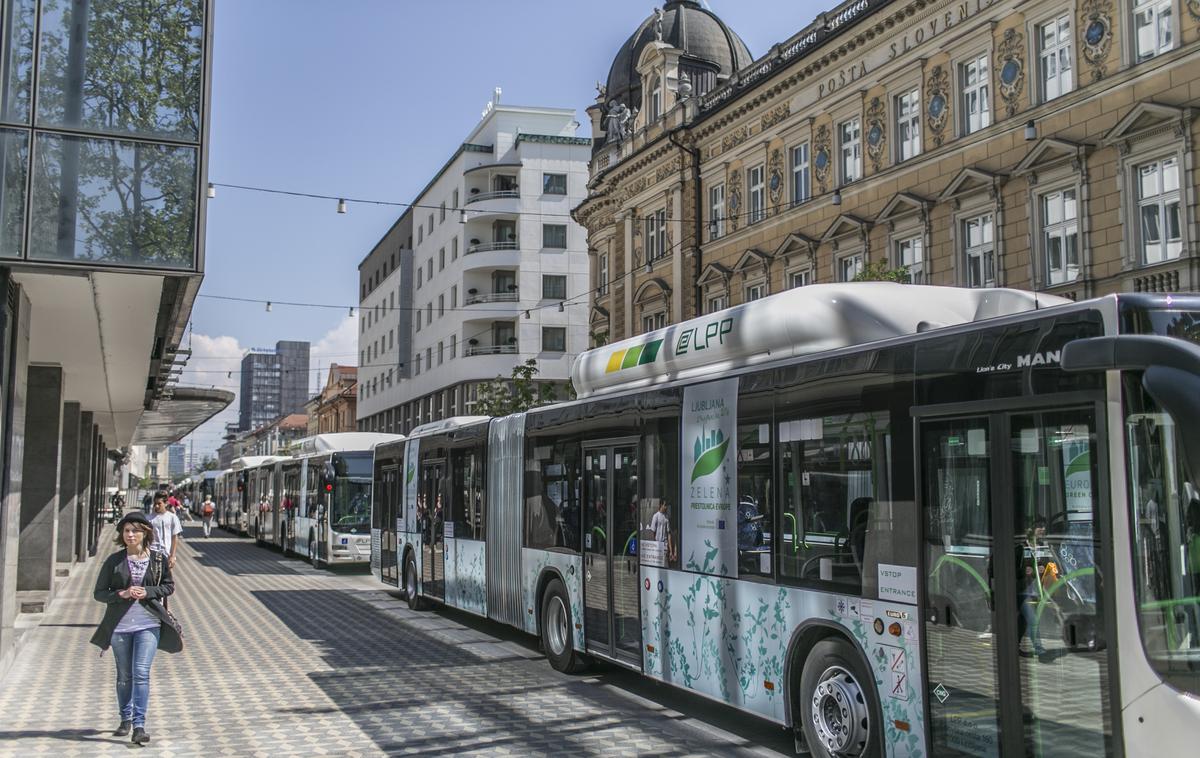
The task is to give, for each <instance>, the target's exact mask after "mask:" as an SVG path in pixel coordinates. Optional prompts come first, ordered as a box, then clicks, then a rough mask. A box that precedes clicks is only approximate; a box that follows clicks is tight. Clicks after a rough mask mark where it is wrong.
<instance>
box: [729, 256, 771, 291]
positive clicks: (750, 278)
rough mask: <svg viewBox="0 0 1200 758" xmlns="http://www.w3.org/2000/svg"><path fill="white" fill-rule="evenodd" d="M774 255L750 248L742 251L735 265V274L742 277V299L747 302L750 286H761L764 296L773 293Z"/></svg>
mask: <svg viewBox="0 0 1200 758" xmlns="http://www.w3.org/2000/svg"><path fill="white" fill-rule="evenodd" d="M773 263H774V256H772V255H771V254H770V253H768V252H764V251H762V250H758V249H756V248H750V249H748V250H746V251H745V252H744V253H742V256H741V258H739V259H738V262H737V264H736V265H735V266H734V267H733V272H734V273H735V274H740V275H741V277H742V289H741V293H740V294H741V299H742V302H743V303H744V302H746V294H747V290H748V289H749V288H750V287H756V286H761V287H762V288H763V297H766V296H767V295H770V294H771V265H772V264H773Z"/></svg>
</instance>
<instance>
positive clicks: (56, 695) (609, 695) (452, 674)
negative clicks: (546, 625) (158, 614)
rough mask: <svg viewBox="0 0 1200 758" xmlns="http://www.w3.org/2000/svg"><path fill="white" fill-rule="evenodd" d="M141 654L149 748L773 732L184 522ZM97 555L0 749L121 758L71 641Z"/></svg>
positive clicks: (369, 583)
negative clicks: (166, 598)
mask: <svg viewBox="0 0 1200 758" xmlns="http://www.w3.org/2000/svg"><path fill="white" fill-rule="evenodd" d="M185 536H186V538H187V540H186V542H185V543H184V545H183V547H182V554H181V556H180V561H179V565H178V566H177V569H176V575H177V586H178V591H177V592H176V595H175V597H174V598H172V603H171V605H172V610H174V611H175V612H176V614H177V615H178V616H179V618H180V620H181V622H182V623H183V626H184V636H185V640H186V643H185V644H186V650H185V651H184V652H183V653H181V654H178V655H166V654H159V656H158V658H157V659H156V660H155V663H154V669H153V675H152V684H151V705H150V717H149V719H148V722H147V725H146V726H147V730H148V731H149V732H150V734H151V736H152V741H151V743H150V744H149V746H147V748H145V749H147V750H153V751H154V752H155V753H157V754H161V755H199V754H205V755H212V754H214V753H215V754H222V755H254V756H259V755H261V756H268V755H269V756H278V755H338V756H342V755H384V754H395V755H406V754H410V755H434V754H457V753H475V754H487V755H522V756H525V755H536V754H543V755H549V754H556V755H560V754H564V753H571V754H587V755H669V756H674V755H709V754H721V755H739V754H742V755H751V754H753V755H778V754H781V753H787V752H789V751H790V747H791V744H790V739H789V738H788V735H787V734H786V733H784V732H783V730H781V729H778V728H777V727H775V726H773V725H771V724H769V723H767V722H763V721H759V720H757V719H754V718H751V717H748V716H746V715H744V714H740V713H738V712H736V711H733V710H732V709H728V708H724V707H721V706H716V705H713V704H711V703H709V702H707V701H704V700H702V699H700V698H696V697H693V696H690V695H687V694H684V693H679V692H678V691H676V690H672V689H670V688H666V687H661V686H658V685H656V684H654V683H653V682H650V681H648V680H645V679H643V678H642V677H640V676H638V675H636V674H632V673H629V672H625V671H621V670H612V669H600V670H598V671H594V672H592V673H590V674H587V675H584V676H566V675H562V674H559V673H557V672H555V671H554V670H552V669H551V668H550V666H549V664H548V663H546V661H545V660H544V659H543V658H542V657H541V655H540V654H539V653H538V652H537V649H536V645H535V642H534V641H533V640H532V639H530V638H527V637H526V636H524V635H522V634H519V633H517V632H515V631H513V630H510V629H508V628H506V627H503V626H501V625H498V624H493V623H491V622H488V621H484V620H481V619H477V618H475V617H472V616H469V615H467V614H461V613H458V612H453V611H445V610H437V611H424V612H420V613H414V612H412V611H410V610H408V607H407V606H406V605H405V604H404V603H403V602H402V601H401V600H399V599H398V598H397V597H395V596H393V595H392V594H390V593H389V592H388V591H387V589H386V588H383V587H381V586H380V585H379V584H378V583H377V582H376V581H375V579H374V578H373V577H371V576H370V575H365V574H361V573H360V574H350V573H345V572H337V573H331V572H324V571H315V570H313V569H311V568H310V567H309V566H307V565H306V564H304V563H302V562H300V561H298V560H295V559H285V558H283V557H282V556H280V555H279V554H277V553H274V552H272V551H269V550H265V549H260V548H256V547H254V546H253V544H252V543H251V542H249V541H248V540H245V539H240V538H233V537H229V536H228V535H225V534H224V533H223V532H216V531H214V536H213V537H212V538H210V539H208V540H205V539H203V537H202V536H201V535H200V533H199V529H196V528H189V529H188V530H187V534H186V535H185ZM99 563H100V560H99V559H94V560H93V561H92V562H91V563H90V564H89V565H88V567H87V568H85V569H83V570H81V571H78V572H77V574H76V575H75V576H73V577H72V578H71V579H70V580H69V582H68V584H67V585H66V586H65V587H64V588H63V591H62V593H61V594H60V596H59V597H58V598H57V599H56V600H55V603H54V605H53V607H52V608H51V612H50V613H48V614H47V617H46V619H45V621H44V623H43V624H42V625H41V626H40V627H38V628H37V629H36V630H33V631H31V632H29V634H30V635H31V636H30V638H29V639H28V640H27V641H26V644H25V645H24V646H23V648H22V650H21V652H20V655H19V656H18V659H17V661H16V663H15V664H14V665H13V668H12V669H11V670H10V671H9V673H8V674H7V676H6V677H5V679H4V680H3V681H0V755H23V756H24V755H42V754H52V755H56V756H58V755H64V756H67V755H86V756H93V755H127V752H126V751H128V750H130V749H133V748H131V746H130V745H129V744H128V743H127V742H125V741H124V740H121V739H118V738H114V737H111V736H109V735H108V731H109V730H111V729H112V728H113V727H114V726H115V725H116V722H117V720H118V718H117V715H116V698H115V694H114V692H113V681H114V675H113V663H112V656H111V653H106V654H105V655H104V656H103V657H100V656H99V655H98V651H97V649H96V648H95V647H92V646H91V645H88V644H87V639H88V637H89V636H90V635H91V633H92V631H93V629H94V625H95V624H96V623H97V622H98V620H99V618H100V615H101V608H100V606H99V604H98V603H96V602H95V601H94V600H92V599H91V587H92V584H93V582H94V579H95V573H96V570H97V568H98V566H99Z"/></svg>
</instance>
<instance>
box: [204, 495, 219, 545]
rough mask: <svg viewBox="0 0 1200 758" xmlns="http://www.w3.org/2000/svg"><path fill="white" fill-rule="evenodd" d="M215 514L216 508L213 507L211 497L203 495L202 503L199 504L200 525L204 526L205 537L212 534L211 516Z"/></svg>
mask: <svg viewBox="0 0 1200 758" xmlns="http://www.w3.org/2000/svg"><path fill="white" fill-rule="evenodd" d="M216 512H217V508H216V506H214V505H213V501H212V495H205V496H204V502H203V503H201V504H200V523H201V524H202V525H203V526H204V536H205V537H208V536H210V535H211V533H212V522H213V516H214V515H215V514H216Z"/></svg>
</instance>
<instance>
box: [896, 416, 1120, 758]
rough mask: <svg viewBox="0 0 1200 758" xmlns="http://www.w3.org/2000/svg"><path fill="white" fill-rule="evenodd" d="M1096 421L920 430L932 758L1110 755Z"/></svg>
mask: <svg viewBox="0 0 1200 758" xmlns="http://www.w3.org/2000/svg"><path fill="white" fill-rule="evenodd" d="M1096 408H1097V406H1094V405H1090V404H1089V405H1081V406H1078V407H1074V408H1071V407H1069V406H1067V407H1065V408H1064V406H1062V405H1059V406H1056V407H1053V408H1051V407H1048V406H1047V407H1042V408H1039V409H1031V410H1022V411H1009V410H1005V411H1002V412H991V413H987V414H980V415H975V416H960V417H956V418H944V419H926V420H923V421H922V423H921V424H920V431H919V438H920V463H919V466H920V476H921V489H922V493H923V494H922V503H923V506H922V507H923V510H924V528H925V537H924V548H923V552H924V556H923V558H924V562H925V566H924V568H925V581H926V586H925V590H926V591H925V622H924V627H925V645H926V661H927V668H926V673H927V677H926V698H925V702H926V704H927V706H928V708H929V716H930V720H929V725H930V726H929V730H930V738H931V748H930V754H931V755H938V756H973V757H982V756H1005V757H1006V758H1008V757H1013V758H1015V757H1016V756H1031V757H1033V758H1042V757H1043V756H1044V757H1047V758H1048V757H1050V756H1054V757H1055V758H1057V757H1058V756H1088V757H1089V758H1091V757H1093V756H1098V755H1109V754H1111V752H1112V750H1113V745H1114V740H1113V737H1112V709H1111V704H1112V703H1113V702H1114V701H1115V695H1116V691H1115V690H1116V688H1115V686H1113V682H1115V677H1112V676H1111V675H1110V668H1109V654H1108V647H1109V644H1110V642H1111V637H1110V635H1109V634H1108V633H1107V630H1108V629H1109V628H1110V626H1111V625H1110V624H1109V623H1108V622H1107V617H1108V614H1109V612H1110V609H1111V603H1109V602H1107V601H1106V598H1107V596H1108V595H1109V594H1110V593H1111V583H1110V586H1108V587H1106V586H1105V584H1104V581H1103V576H1104V574H1105V563H1106V562H1105V561H1102V560H1101V558H1102V556H1104V555H1105V554H1106V553H1105V550H1104V549H1103V546H1105V545H1108V544H1109V534H1108V522H1107V519H1106V518H1103V516H1104V514H1106V513H1107V512H1108V501H1107V493H1106V492H1105V487H1104V486H1103V482H1104V481H1106V480H1105V479H1104V478H1102V476H1101V474H1100V472H1101V471H1102V468H1101V467H1102V466H1103V465H1104V448H1103V441H1102V436H1101V432H1102V430H1100V429H1098V427H1097V418H1098V416H1097V412H1096Z"/></svg>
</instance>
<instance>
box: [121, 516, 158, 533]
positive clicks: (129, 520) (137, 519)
mask: <svg viewBox="0 0 1200 758" xmlns="http://www.w3.org/2000/svg"><path fill="white" fill-rule="evenodd" d="M126 524H143V525H145V526H148V527H150V528H151V529H153V528H154V525H153V524H151V523H150V519H148V518H146V514H144V513H142V512H141V511H130V512H129V513H126V514H125V515H124V516H122V517H121V520H120V521H118V522H117V531H118V532H119V531H121V530H122V529H124V528H125V525H126Z"/></svg>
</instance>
